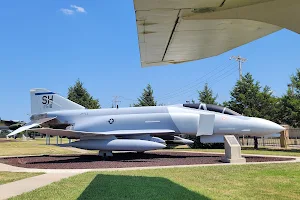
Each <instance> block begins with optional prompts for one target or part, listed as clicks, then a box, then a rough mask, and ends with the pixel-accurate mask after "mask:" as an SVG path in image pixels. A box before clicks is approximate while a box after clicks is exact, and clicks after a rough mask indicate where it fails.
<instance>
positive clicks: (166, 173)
mask: <svg viewBox="0 0 300 200" xmlns="http://www.w3.org/2000/svg"><path fill="white" fill-rule="evenodd" d="M299 169H300V163H289V164H269V165H231V166H230V165H228V166H214V167H195V168H171V169H155V170H134V171H116V172H101V173H99V172H98V173H97V172H89V173H85V174H81V175H77V176H74V177H71V178H68V179H64V180H62V181H60V182H57V183H52V184H50V185H48V186H46V187H43V188H40V189H37V190H34V191H32V192H29V193H25V194H23V195H20V196H17V197H15V198H13V199H80V200H83V199H112V200H115V199H122V200H126V199H128V200H129V199H130V200H131V199H133V200H135V199H136V200H140V199H143V200H148V199H149V200H150V199H155V200H157V199H162V200H165V199H172V200H176V199H178V200H183V199H184V200H186V199H268V200H269V199H300V189H299V188H300V170H299Z"/></svg>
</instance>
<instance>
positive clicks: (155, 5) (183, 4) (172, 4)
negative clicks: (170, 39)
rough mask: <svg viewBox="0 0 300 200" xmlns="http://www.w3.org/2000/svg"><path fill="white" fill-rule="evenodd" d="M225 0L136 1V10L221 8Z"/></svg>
mask: <svg viewBox="0 0 300 200" xmlns="http://www.w3.org/2000/svg"><path fill="white" fill-rule="evenodd" d="M223 1H224V0H134V6H135V9H136V10H154V9H181V8H203V7H219V6H220V5H221V4H222V3H223Z"/></svg>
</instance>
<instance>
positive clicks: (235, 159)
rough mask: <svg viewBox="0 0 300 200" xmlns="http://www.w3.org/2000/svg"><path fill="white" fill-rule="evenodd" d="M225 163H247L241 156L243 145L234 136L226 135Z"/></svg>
mask: <svg viewBox="0 0 300 200" xmlns="http://www.w3.org/2000/svg"><path fill="white" fill-rule="evenodd" d="M224 146H225V157H223V158H222V160H221V161H222V162H225V163H246V159H245V158H243V157H242V156H241V145H240V144H239V142H238V141H237V139H236V137H235V136H233V135H224Z"/></svg>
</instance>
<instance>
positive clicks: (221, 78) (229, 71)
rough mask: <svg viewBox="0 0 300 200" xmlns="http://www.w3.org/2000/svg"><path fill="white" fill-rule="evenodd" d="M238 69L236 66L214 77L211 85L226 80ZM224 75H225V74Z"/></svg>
mask: <svg viewBox="0 0 300 200" xmlns="http://www.w3.org/2000/svg"><path fill="white" fill-rule="evenodd" d="M236 71H237V69H236V68H235V67H234V68H231V70H228V71H226V72H225V73H222V74H221V75H220V76H218V77H216V78H214V79H212V80H211V81H210V82H212V83H210V84H209V85H210V87H212V86H213V85H215V84H216V83H218V82H220V81H222V80H224V79H225V78H227V77H228V76H231V75H232V74H233V73H235V72H236ZM224 75H225V76H224ZM193 95H195V94H194V93H193V94H191V95H189V96H187V99H189V98H190V97H191V96H193ZM172 102H175V101H172Z"/></svg>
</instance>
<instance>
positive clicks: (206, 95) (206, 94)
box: [198, 83, 218, 104]
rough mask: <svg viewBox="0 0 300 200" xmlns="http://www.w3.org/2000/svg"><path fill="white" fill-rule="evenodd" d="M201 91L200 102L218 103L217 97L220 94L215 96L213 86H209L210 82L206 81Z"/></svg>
mask: <svg viewBox="0 0 300 200" xmlns="http://www.w3.org/2000/svg"><path fill="white" fill-rule="evenodd" d="M198 93H199V102H201V103H206V104H218V103H217V102H216V99H217V97H218V95H216V96H214V95H213V91H212V89H211V88H209V87H208V84H207V83H205V85H204V88H203V90H202V91H198Z"/></svg>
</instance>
